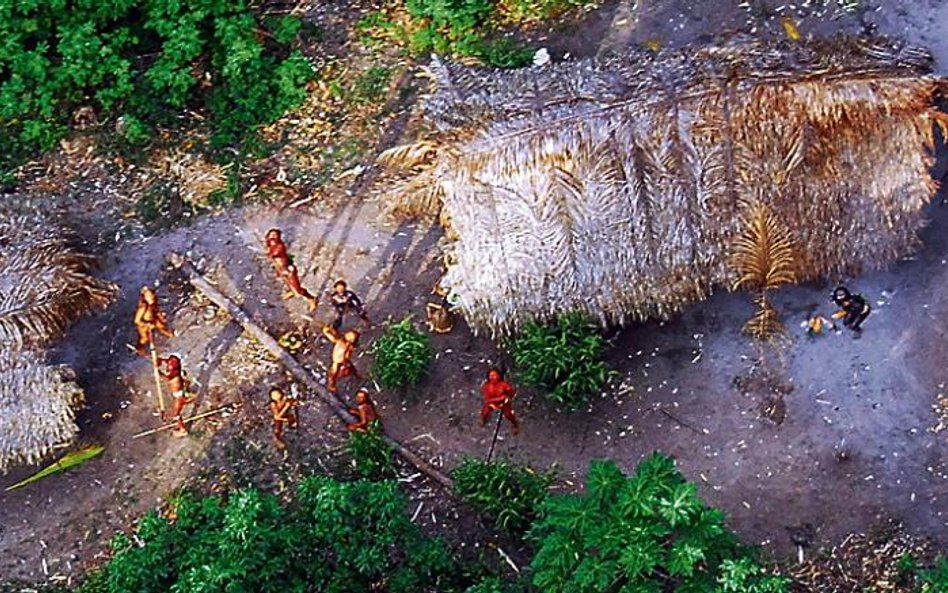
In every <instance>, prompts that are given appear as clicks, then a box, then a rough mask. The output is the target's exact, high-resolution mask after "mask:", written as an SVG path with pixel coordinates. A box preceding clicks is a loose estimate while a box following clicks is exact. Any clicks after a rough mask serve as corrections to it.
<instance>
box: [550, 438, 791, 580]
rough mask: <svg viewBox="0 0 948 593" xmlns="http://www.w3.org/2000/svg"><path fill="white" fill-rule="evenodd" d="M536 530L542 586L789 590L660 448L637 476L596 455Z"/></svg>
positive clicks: (553, 503)
mask: <svg viewBox="0 0 948 593" xmlns="http://www.w3.org/2000/svg"><path fill="white" fill-rule="evenodd" d="M531 537H532V538H533V539H535V541H536V543H537V552H536V555H535V556H534V558H533V561H532V564H531V566H532V568H533V584H534V585H535V586H536V587H537V588H538V589H539V590H541V591H544V592H545V593H559V592H567V591H568V592H570V593H601V592H602V591H649V592H651V591H654V592H659V591H671V590H674V591H681V592H691V591H694V592H699V591H700V592H702V593H783V592H785V591H787V583H786V582H785V580H784V579H783V578H782V577H777V576H772V575H769V574H766V573H765V571H763V569H761V567H760V566H759V565H757V564H756V563H755V562H754V561H753V559H752V558H751V556H750V555H749V552H748V551H747V550H746V549H744V548H743V547H742V546H741V545H740V544H739V543H738V541H737V539H736V538H735V537H734V535H733V534H732V533H731V532H730V531H728V529H727V527H726V526H725V524H724V514H723V513H722V512H720V511H718V510H716V509H712V508H709V507H707V506H705V505H704V503H702V502H701V500H700V499H699V498H698V496H697V494H696V489H695V486H694V484H691V483H689V482H687V481H685V479H684V478H683V477H682V475H681V474H680V473H679V472H678V470H677V469H676V468H675V464H674V462H673V461H672V460H671V459H669V458H667V457H664V456H662V455H659V454H657V453H656V454H653V455H652V456H650V457H648V458H647V459H645V460H644V461H643V462H642V463H641V464H639V466H638V468H637V469H636V471H635V473H634V474H633V475H632V476H631V477H628V476H626V475H624V474H623V473H622V472H621V471H620V470H619V468H618V467H617V466H616V465H615V463H613V462H611V461H593V462H592V463H591V464H590V467H589V473H588V475H587V478H586V491H585V492H584V493H583V494H568V495H559V496H551V497H549V498H548V499H547V500H546V502H545V503H544V505H543V508H542V518H541V519H540V520H539V521H538V522H537V523H535V524H534V527H533V529H532V530H531Z"/></svg>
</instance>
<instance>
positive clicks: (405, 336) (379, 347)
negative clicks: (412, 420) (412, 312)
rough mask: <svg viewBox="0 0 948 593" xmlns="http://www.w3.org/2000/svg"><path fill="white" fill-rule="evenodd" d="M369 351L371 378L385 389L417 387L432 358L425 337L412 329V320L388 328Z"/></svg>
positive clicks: (404, 320)
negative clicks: (372, 358)
mask: <svg viewBox="0 0 948 593" xmlns="http://www.w3.org/2000/svg"><path fill="white" fill-rule="evenodd" d="M372 352H373V354H375V365H374V366H373V367H372V375H373V376H374V377H375V379H376V380H377V381H378V382H379V384H381V385H382V386H383V387H386V388H388V389H394V388H396V387H404V386H412V385H417V384H418V382H419V381H420V380H421V378H422V377H424V376H425V375H426V374H427V372H428V364H429V363H430V362H431V358H432V356H433V355H434V354H433V352H432V351H431V346H430V345H429V343H428V336H427V335H426V334H423V333H422V332H420V331H418V330H417V329H415V326H414V325H413V324H412V322H411V317H405V318H404V319H402V320H401V321H399V322H398V323H396V324H395V325H392V326H390V327H389V328H387V329H386V330H385V332H384V333H383V334H382V335H381V336H380V337H379V339H378V340H376V341H375V345H374V346H373V347H372Z"/></svg>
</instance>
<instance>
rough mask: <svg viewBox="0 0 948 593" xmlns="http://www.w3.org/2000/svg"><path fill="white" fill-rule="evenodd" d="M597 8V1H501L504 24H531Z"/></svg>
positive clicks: (500, 6)
mask: <svg viewBox="0 0 948 593" xmlns="http://www.w3.org/2000/svg"><path fill="white" fill-rule="evenodd" d="M591 6H596V2H595V0H500V2H499V8H500V13H501V16H502V19H503V21H504V22H509V23H517V24H520V23H531V22H537V21H543V20H546V19H551V18H556V17H558V16H560V15H562V14H563V13H565V12H568V11H570V10H575V9H581V8H586V7H591Z"/></svg>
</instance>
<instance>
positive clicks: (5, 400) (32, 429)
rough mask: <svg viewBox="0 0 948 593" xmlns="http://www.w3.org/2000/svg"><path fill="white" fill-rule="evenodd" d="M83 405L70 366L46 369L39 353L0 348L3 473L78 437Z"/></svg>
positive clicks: (0, 469)
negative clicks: (78, 413)
mask: <svg viewBox="0 0 948 593" xmlns="http://www.w3.org/2000/svg"><path fill="white" fill-rule="evenodd" d="M82 402H83V392H82V388H81V387H79V385H77V384H76V383H75V382H74V381H73V373H72V371H71V370H70V369H69V368H67V367H63V366H49V365H47V364H46V361H45V359H44V357H43V355H42V354H41V353H38V352H32V351H29V350H20V351H17V350H0V472H3V471H6V470H7V469H8V467H9V466H10V465H13V464H15V463H34V462H36V461H38V460H39V459H41V458H42V457H43V456H44V455H46V454H47V453H49V452H50V451H51V450H52V448H53V447H54V446H55V445H57V444H60V443H68V442H69V441H71V440H72V439H74V438H75V436H76V434H77V433H78V432H79V428H78V427H77V426H76V422H75V411H74V410H75V409H76V407H77V406H79V405H80V404H81V403H82Z"/></svg>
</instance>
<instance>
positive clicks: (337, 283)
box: [332, 278, 349, 288]
mask: <svg viewBox="0 0 948 593" xmlns="http://www.w3.org/2000/svg"><path fill="white" fill-rule="evenodd" d="M340 285H342V287H343V288H346V287H348V286H349V285H348V284H346V281H345V280H343V279H342V278H340V279H339V280H336V283H335V284H333V285H332V286H333V288H335V287H337V286H340Z"/></svg>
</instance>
